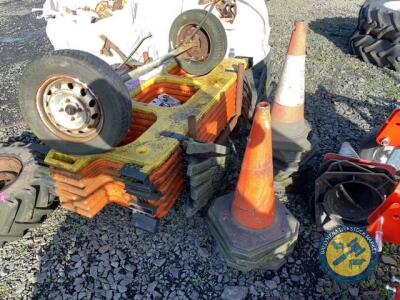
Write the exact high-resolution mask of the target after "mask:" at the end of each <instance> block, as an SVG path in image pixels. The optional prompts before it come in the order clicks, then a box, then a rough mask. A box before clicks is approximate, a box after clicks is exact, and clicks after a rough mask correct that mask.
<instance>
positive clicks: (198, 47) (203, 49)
mask: <svg viewBox="0 0 400 300" xmlns="http://www.w3.org/2000/svg"><path fill="white" fill-rule="evenodd" d="M195 30H197V24H186V25H184V26H182V27H181V28H180V29H179V32H178V36H177V40H176V43H175V44H176V45H181V44H182V43H185V42H186V40H187V39H188V38H189V37H190V36H191V35H192V33H193V32H194V31H195ZM188 42H190V41H188ZM191 42H193V43H194V47H193V48H191V49H189V50H188V51H186V52H185V53H183V54H182V57H183V58H184V59H186V60H192V61H198V62H205V61H207V60H208V58H209V56H210V53H211V46H212V45H211V43H210V39H209V37H208V34H207V32H206V31H205V30H204V29H203V28H200V29H199V30H198V31H197V32H196V33H195V35H194V36H193V37H192V38H191Z"/></svg>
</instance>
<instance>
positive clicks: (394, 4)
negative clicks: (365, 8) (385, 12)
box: [383, 1, 400, 11]
mask: <svg viewBox="0 0 400 300" xmlns="http://www.w3.org/2000/svg"><path fill="white" fill-rule="evenodd" d="M383 5H384V6H385V7H386V8H389V9H391V10H397V11H400V1H389V2H386V3H384V4H383Z"/></svg>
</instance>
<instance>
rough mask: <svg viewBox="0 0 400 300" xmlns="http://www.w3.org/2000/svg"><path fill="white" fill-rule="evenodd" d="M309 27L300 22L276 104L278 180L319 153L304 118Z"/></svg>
mask: <svg viewBox="0 0 400 300" xmlns="http://www.w3.org/2000/svg"><path fill="white" fill-rule="evenodd" d="M307 30H308V25H307V23H306V22H304V21H296V22H295V28H294V30H293V32H292V36H291V39H290V43H289V49H288V55H287V58H286V62H285V66H284V68H283V72H282V76H281V79H280V81H279V85H278V88H277V91H276V96H275V99H274V103H273V105H272V111H271V119H272V140H273V155H274V166H275V172H276V175H277V176H276V177H275V180H276V181H284V180H286V179H287V178H288V177H290V176H291V175H292V174H293V173H295V172H297V171H298V170H299V169H301V168H302V167H303V166H305V165H306V163H307V162H308V161H309V159H310V158H311V157H312V156H313V154H315V152H316V149H317V148H316V147H315V144H316V142H317V139H316V137H315V136H313V137H312V140H311V141H310V140H308V137H309V136H310V135H309V133H310V132H311V127H310V125H309V124H308V122H307V121H306V120H305V119H304V101H305V79H304V76H305V61H306V40H307Z"/></svg>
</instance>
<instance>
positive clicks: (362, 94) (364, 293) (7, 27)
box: [0, 0, 400, 299]
mask: <svg viewBox="0 0 400 300" xmlns="http://www.w3.org/2000/svg"><path fill="white" fill-rule="evenodd" d="M361 4H362V1H360V0H351V1H350V0H347V1H341V0H332V1H315V0H314V1H312V0H303V1H282V0H271V1H268V2H267V5H268V8H269V11H270V23H271V27H272V33H271V39H270V42H271V45H272V47H273V51H274V53H273V59H274V70H273V71H274V74H273V76H274V80H275V81H277V80H278V77H279V72H280V70H281V68H282V64H283V61H284V58H285V53H286V47H287V44H288V41H289V37H290V32H291V28H292V23H293V21H294V20H295V19H305V20H309V21H310V22H311V24H310V27H311V30H310V35H309V48H308V49H309V50H308V59H307V70H306V93H307V95H306V96H307V97H306V99H307V105H306V114H307V119H308V120H309V121H310V122H311V124H312V126H313V129H314V131H315V132H316V133H317V134H318V136H319V137H320V140H321V142H320V148H321V153H326V152H330V151H337V150H338V149H339V146H340V144H341V143H342V142H343V141H349V142H351V143H353V144H354V145H355V146H356V147H357V146H358V143H359V140H360V138H361V137H362V136H363V135H364V134H365V133H366V132H367V131H368V130H370V129H371V128H373V127H375V126H377V125H379V124H381V123H382V121H383V120H384V119H385V118H386V117H387V116H388V114H389V113H390V112H391V111H392V109H393V108H394V107H396V106H397V102H396V99H400V85H399V75H396V74H395V73H393V72H391V71H388V70H384V69H379V68H376V67H374V66H372V65H368V64H365V63H363V62H361V61H359V60H358V59H356V58H354V57H352V56H351V55H350V54H349V49H348V37H349V36H350V34H351V32H352V30H353V29H354V28H355V26H356V17H357V13H358V8H359V6H360V5H361ZM38 6H40V1H14V0H13V1H7V0H0V28H1V29H0V61H1V64H0V74H1V83H0V114H1V119H0V127H1V129H0V142H1V141H3V142H9V141H13V140H22V141H25V142H29V141H31V140H32V139H33V137H32V135H31V134H30V133H29V132H28V130H27V129H26V128H25V127H24V125H23V123H22V124H21V122H20V121H21V116H20V115H19V112H18V108H17V103H16V95H17V91H16V85H17V83H18V82H19V79H20V76H21V71H22V70H23V68H24V67H25V65H26V63H27V62H29V61H30V60H32V59H33V58H34V57H35V56H37V55H41V54H43V53H46V52H48V51H50V50H51V47H50V45H49V42H48V41H47V39H46V36H45V31H44V22H43V21H42V20H35V19H34V17H33V16H32V15H31V14H30V13H29V12H30V9H31V8H32V7H38ZM318 164H319V161H318V160H316V161H315V165H314V167H315V168H317V167H318ZM312 182H313V178H312V177H310V179H309V184H308V185H307V186H305V187H304V188H303V189H302V190H300V191H295V192H293V191H292V192H287V193H285V192H284V191H283V190H279V189H278V191H277V192H278V196H279V199H280V200H281V201H283V202H284V203H285V204H286V205H287V206H288V207H289V209H290V210H291V211H292V212H293V214H294V215H295V216H296V217H297V218H298V219H299V221H300V223H301V232H300V237H299V240H298V244H297V246H296V248H295V251H294V253H293V254H292V255H291V256H290V257H289V258H288V262H287V264H286V265H285V266H284V267H283V268H282V269H281V270H279V271H278V272H270V271H266V272H265V271H254V272H248V273H241V272H238V271H235V270H232V269H230V268H227V267H226V266H225V265H224V262H223V260H222V259H221V258H220V256H219V254H218V252H217V251H216V250H215V247H214V246H215V245H214V241H213V239H212V237H211V236H210V234H209V231H208V229H207V226H206V224H205V220H204V218H203V216H202V215H197V216H195V217H193V218H191V219H186V218H185V216H184V212H183V207H182V204H181V202H182V201H180V202H178V204H177V205H176V206H175V208H174V209H173V210H172V212H171V213H170V214H169V215H168V216H167V217H166V218H165V219H164V220H162V221H161V222H160V226H159V231H158V232H157V233H156V234H154V235H151V234H148V233H146V232H143V231H141V230H138V229H135V228H133V227H132V223H131V222H130V214H129V212H128V211H126V210H124V209H122V208H119V207H115V206H111V207H109V208H108V209H106V210H104V211H103V212H102V213H101V214H100V215H99V216H97V217H96V218H94V219H93V220H86V219H83V218H81V217H79V216H77V215H74V214H70V213H68V212H66V211H64V210H62V209H58V210H56V211H55V213H54V214H52V215H51V217H50V218H49V219H47V220H46V221H45V223H44V224H43V226H41V227H38V228H36V229H34V230H32V231H30V232H29V233H28V234H27V235H26V236H25V238H24V239H22V240H21V241H17V242H14V243H10V244H8V245H6V246H5V247H4V248H3V249H0V298H1V299H13V298H15V299H20V298H22V299H30V298H34V299H123V298H129V299H142V298H146V299H147V298H149V299H151V298H154V299H159V298H170V299H175V298H177V299H201V298H223V299H243V298H248V299H260V298H263V299H346V298H349V299H351V298H363V299H374V298H375V299H383V298H387V297H388V294H387V292H386V291H385V290H384V286H385V284H386V283H388V282H389V280H390V277H391V275H393V274H395V275H396V274H397V275H398V274H399V271H398V265H399V264H400V255H399V252H398V250H399V249H398V248H396V247H394V246H390V247H389V246H385V249H384V255H383V256H382V261H381V263H380V265H379V268H378V269H377V271H376V272H375V275H374V276H373V277H372V278H371V279H370V280H367V281H364V282H362V283H360V284H358V285H354V286H345V285H338V284H336V283H335V282H333V281H331V280H330V279H329V278H328V277H327V276H325V275H324V274H323V273H322V272H321V271H320V269H319V265H318V261H317V259H316V257H317V251H318V246H319V242H320V240H321V235H320V234H319V233H317V232H316V230H315V226H314V225H313V222H312V221H311V220H312V215H311V213H310V211H309V210H308V209H307V208H306V207H307V206H306V205H305V203H308V202H309V201H310V199H311V195H312Z"/></svg>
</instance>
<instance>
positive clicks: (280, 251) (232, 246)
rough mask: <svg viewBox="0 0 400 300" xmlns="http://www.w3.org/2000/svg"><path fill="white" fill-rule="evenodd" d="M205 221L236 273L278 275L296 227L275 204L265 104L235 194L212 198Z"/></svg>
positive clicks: (260, 106)
mask: <svg viewBox="0 0 400 300" xmlns="http://www.w3.org/2000/svg"><path fill="white" fill-rule="evenodd" d="M208 217H209V227H210V230H211V232H212V234H213V235H214V237H215V239H216V241H217V245H218V246H219V247H220V249H221V252H222V254H223V255H224V257H225V261H226V262H227V264H228V265H229V266H232V267H234V268H237V269H239V270H242V271H249V270H252V269H257V268H262V269H271V270H277V269H279V268H280V267H281V266H282V265H283V264H284V262H285V256H286V255H287V254H289V253H290V252H291V251H292V250H293V248H294V245H295V242H296V240H297V236H298V230H299V222H298V221H297V220H296V218H294V217H293V216H292V214H291V213H290V212H289V211H288V210H287V209H286V207H285V206H284V205H283V204H282V203H281V202H279V201H278V202H276V201H275V195H274V178H273V164H272V142H271V116H270V108H269V104H268V103H267V102H261V103H259V104H258V106H257V108H256V113H255V116H254V121H253V127H252V129H251V132H250V137H249V140H248V143H247V148H246V152H245V155H244V160H243V164H242V170H241V173H240V177H239V181H238V184H237V187H236V191H235V192H234V193H230V194H228V195H225V196H222V197H220V198H218V199H215V200H214V202H213V204H212V205H211V207H210V209H209V211H208Z"/></svg>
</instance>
